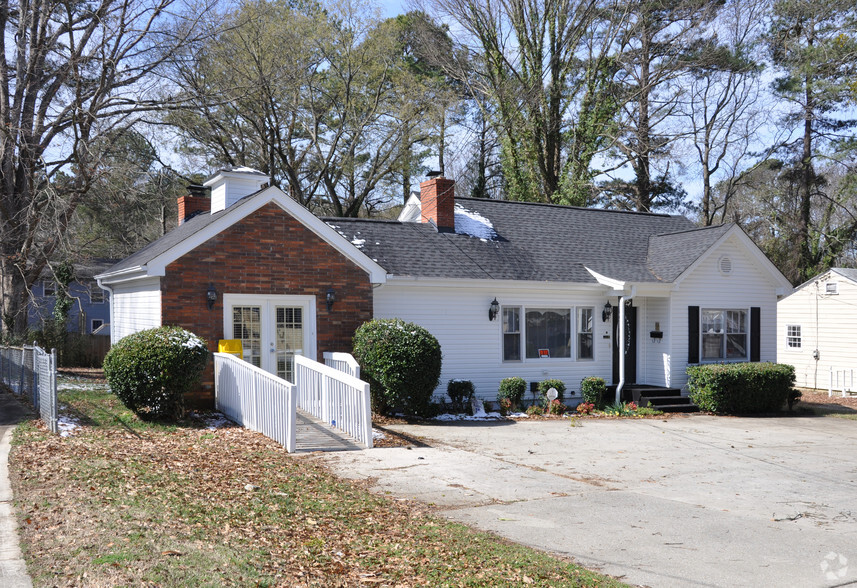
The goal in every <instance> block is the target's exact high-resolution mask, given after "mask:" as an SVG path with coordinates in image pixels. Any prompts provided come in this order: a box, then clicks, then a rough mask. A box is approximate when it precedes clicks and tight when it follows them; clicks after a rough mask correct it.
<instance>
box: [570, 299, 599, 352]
mask: <svg viewBox="0 0 857 588" xmlns="http://www.w3.org/2000/svg"><path fill="white" fill-rule="evenodd" d="M583 309H589V310H591V311H592V330H591V331H590V334H591V335H592V357H578V352H579V347H578V344H577V343H578V342H577V339H578V337H579V336H580V335H583V334H584V333H582V332H581V331H580V330H579V329H580V311H581V310H583ZM574 318H575V324H574V342H573V347H574V352H575V353H574V360H575V361H582V362H593V361H595V349H596V347H598V346H597V345H596V344H595V321H596V317H595V306H586V305H582V306H575V307H574Z"/></svg>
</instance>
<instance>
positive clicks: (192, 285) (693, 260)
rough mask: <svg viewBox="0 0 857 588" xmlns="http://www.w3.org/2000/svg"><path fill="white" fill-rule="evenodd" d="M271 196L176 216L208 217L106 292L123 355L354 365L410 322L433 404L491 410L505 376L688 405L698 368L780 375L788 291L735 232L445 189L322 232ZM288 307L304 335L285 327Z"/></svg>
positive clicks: (433, 185)
mask: <svg viewBox="0 0 857 588" xmlns="http://www.w3.org/2000/svg"><path fill="white" fill-rule="evenodd" d="M245 176H246V177H249V178H250V179H251V180H252V181H243V180H242V179H243V178H245ZM265 180H266V178H265V177H264V176H263V175H262V174H258V172H252V170H249V171H248V170H243V169H239V170H227V171H221V172H218V173H217V174H215V176H212V178H210V179H209V180H208V181H207V182H206V186H210V187H211V188H212V197H211V199H210V205H209V201H208V200H205V199H197V200H198V202H197V204H193V205H192V206H191V204H189V202H190V201H189V200H187V198H189V197H186V198H185V200H184V201H183V202H184V204H183V205H182V206H181V207H180V210H181V211H184V213H185V216H187V211H188V210H190V209H191V208H193V207H196V206H197V205H199V206H201V208H200V209H199V211H198V213H197V214H196V216H193V217H188V220H185V221H184V222H183V223H182V225H181V226H179V227H178V228H177V229H176V230H175V231H173V232H172V233H168V234H167V235H165V236H164V237H162V238H161V239H160V240H159V241H156V242H154V243H152V244H150V245H149V246H148V247H147V248H145V249H143V250H141V251H139V252H138V253H136V254H134V255H132V256H131V257H129V258H127V259H126V260H124V261H122V262H120V263H119V264H117V265H116V266H114V267H113V268H111V270H110V271H108V272H106V273H104V274H102V275H101V276H99V283H100V284H101V285H102V286H104V287H105V288H109V289H111V290H112V291H113V293H114V296H113V298H112V300H113V301H115V303H114V308H113V316H112V323H113V329H112V333H113V338H114V340H116V339H118V338H119V337H121V336H124V335H126V334H128V333H130V332H134V331H137V330H140V329H142V328H146V327H152V326H157V325H160V324H179V325H181V326H184V327H185V328H188V329H190V330H192V331H194V332H197V333H198V334H201V335H202V336H204V337H206V338H207V339H208V340H209V341H210V344H212V345H214V344H216V343H215V342H216V340H217V339H220V338H233V337H234V338H242V339H244V348H245V355H246V356H247V357H248V358H249V360H252V361H254V362H255V363H257V365H260V367H263V369H268V368H267V367H265V366H266V365H268V366H271V370H272V371H273V369H274V368H275V367H276V366H280V367H282V366H283V365H287V364H288V361H289V360H288V353H294V352H295V351H294V349H293V348H292V347H288V344H289V339H288V337H286V338H283V337H281V336H280V334H281V333H282V332H283V331H284V329H285V330H286V331H288V332H289V333H291V332H292V331H294V332H295V333H297V332H299V333H302V334H303V335H302V336H303V337H304V339H305V340H304V341H303V343H302V348H304V349H308V350H310V352H311V353H315V354H317V355H318V354H320V353H322V352H324V351H349V350H350V349H349V347H348V342H349V341H350V337H351V335H352V334H353V332H354V328H355V327H356V325H358V324H360V322H361V321H363V320H366V319H368V318H371V317H376V318H392V317H397V318H402V319H404V320H407V321H411V322H415V323H417V324H419V325H421V326H423V327H425V328H426V329H428V330H429V331H430V332H431V333H432V334H434V335H435V337H437V339H438V340H439V342H440V344H441V348H442V351H443V372H442V374H441V382H440V386H439V387H438V389H437V391H436V395H437V396H438V397H441V396H443V394H444V393H445V389H446V382H447V381H448V380H450V379H465V380H471V381H472V382H473V384H474V386H475V389H476V393H477V395H478V396H479V397H481V398H483V399H486V400H495V399H496V393H497V387H498V384H499V382H500V380H501V379H503V378H506V377H510V376H520V377H523V378H524V379H526V380H527V381H528V382H530V383H531V385H532V384H533V383H536V382H538V381H540V380H543V379H546V378H558V379H561V380H563V381H564V382H565V383H566V386H567V389H568V390H569V392H574V391H577V390H579V385H580V381H581V380H582V379H583V378H585V377H588V376H600V377H603V378H604V379H605V380H606V381H607V382H608V384H612V385H613V386H619V387H620V388H622V389H624V390H626V391H628V390H630V388H631V385H638V386H640V385H649V386H656V387H666V388H672V389H674V390H675V392H676V393H678V389H681V388H683V387H684V386H685V384H686V380H687V377H686V373H685V370H686V368H687V366H688V365H689V364H696V363H704V362H723V361H735V362H737V361H775V360H776V357H777V330H776V325H777V300H778V298H779V297H781V296H784V295H786V294H788V293H790V292H791V285H790V284H789V282H788V281H787V280H786V279H785V277H784V276H783V275H782V274H781V273H780V272H779V271H778V270H777V269H776V267H774V265H773V264H772V263H771V262H770V261H769V260H768V259H767V258H766V257H765V255H764V254H763V253H762V252H761V251H760V250H759V248H758V247H756V246H755V244H753V242H752V241H751V240H750V239H749V238H748V237H747V235H746V234H744V232H743V231H742V230H741V229H740V228H739V227H738V226H736V225H732V224H728V225H720V226H714V227H705V228H699V227H697V226H695V225H694V224H693V223H692V222H691V221H689V220H688V219H686V218H684V217H682V216H678V215H667V214H653V213H637V212H625V211H611V210H600V209H587V208H574V207H567V206H556V205H548V204H534V203H525V202H510V201H503V200H486V199H473V198H455V194H454V182H453V181H452V180H450V179H447V178H443V177H439V178H432V179H430V180H428V181H426V182H423V183H422V184H421V186H420V188H421V193H420V195H419V196H413V197H412V198H411V199H410V201H409V202H408V203H407V205H406V207H405V208H404V209H403V211H402V213H401V215H400V217H399V218H398V220H395V221H391V220H377V219H354V218H325V219H318V218H316V217H313V216H312V215H311V214H309V213H308V211H307V210H306V209H305V208H303V207H301V206H299V205H297V204H296V203H295V201H294V200H292V199H291V198H289V197H288V196H287V195H286V194H284V193H283V192H281V191H280V190H279V189H278V188H276V187H265V185H264V181H265ZM233 184H235V185H233ZM245 184H246V185H245ZM221 193H222V194H227V195H231V196H227V197H225V198H218V197H217V195H218V194H221ZM195 202H196V200H195ZM209 206H210V210H209V209H208V207H209ZM194 210H196V209H195V208H194ZM206 292H208V293H210V295H211V299H210V303H209V304H208V306H206ZM282 308H285V310H286V311H287V314H288V315H289V316H295V317H300V320H299V321H298V322H294V321H291V322H288V324H286V323H282V320H281V319H280V318H277V317H279V316H280V315H281V314H283V313H282V312H280V311H281V310H282ZM301 308H303V311H300V309H301ZM266 309H267V310H266ZM292 309H294V311H293V310H292ZM295 313H296V314H295ZM277 321H279V322H277ZM269 323H270V324H269ZM281 323H282V324H281ZM620 325H621V328H620ZM239 333H242V334H241V335H239ZM266 333H270V336H269V335H268V334H266ZM289 336H291V335H289ZM281 339H282V340H281ZM281 343H282V345H281ZM248 350H249V351H248ZM620 350H621V352H620ZM284 354H286V355H285V356H284ZM268 355H270V358H268ZM283 357H286V360H285V363H284V361H283ZM280 371H282V370H280ZM286 372H288V369H286ZM212 384H213V381H210V380H206V381H205V382H204V384H203V387H204V388H205V391H204V392H203V394H202V395H201V399H203V397H205V398H211V385H212ZM626 387H627V388H626ZM572 398H573V397H572ZM627 398H628V396H627V394H624V393H623V399H627Z"/></svg>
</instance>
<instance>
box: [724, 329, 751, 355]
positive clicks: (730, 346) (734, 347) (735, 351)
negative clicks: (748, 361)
mask: <svg viewBox="0 0 857 588" xmlns="http://www.w3.org/2000/svg"><path fill="white" fill-rule="evenodd" d="M741 357H747V335H726V358H727V359H738V358H741Z"/></svg>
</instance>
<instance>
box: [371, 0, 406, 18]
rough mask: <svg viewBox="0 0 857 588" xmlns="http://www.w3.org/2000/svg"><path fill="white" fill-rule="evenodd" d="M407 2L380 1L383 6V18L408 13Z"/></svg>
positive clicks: (404, 0)
mask: <svg viewBox="0 0 857 588" xmlns="http://www.w3.org/2000/svg"><path fill="white" fill-rule="evenodd" d="M406 1H407V0H378V3H379V4H380V5H381V12H382V14H381V16H384V17H390V16H398V15H400V14H402V13H404V12H407V8H406V7H405V3H406Z"/></svg>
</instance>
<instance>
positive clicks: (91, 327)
mask: <svg viewBox="0 0 857 588" xmlns="http://www.w3.org/2000/svg"><path fill="white" fill-rule="evenodd" d="M96 321H98V322H99V323H101V324H100V325H98V326H97V327H96V326H95V322H96ZM103 325H104V319H100V318H94V319H89V332H90V333H92V332H93V331H95V329H98V328H100V327H102V326H103Z"/></svg>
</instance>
